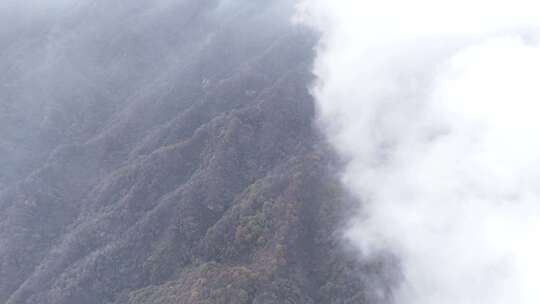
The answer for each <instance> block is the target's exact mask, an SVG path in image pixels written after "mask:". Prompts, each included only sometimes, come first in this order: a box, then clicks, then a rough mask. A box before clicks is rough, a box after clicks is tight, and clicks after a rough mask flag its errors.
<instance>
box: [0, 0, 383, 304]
mask: <svg viewBox="0 0 540 304" xmlns="http://www.w3.org/2000/svg"><path fill="white" fill-rule="evenodd" d="M8 2H9V3H11V2H10V1H8ZM34 2H35V3H34ZM45 2H46V1H45ZM51 2H54V1H51ZM64 2H66V3H60V4H58V5H57V6H55V7H54V8H50V7H47V4H42V3H40V2H39V1H30V2H29V3H27V4H13V5H12V7H8V6H9V5H7V6H6V7H2V10H3V11H2V15H3V16H4V17H6V18H3V20H4V21H2V24H3V25H4V24H6V23H9V24H10V27H9V28H8V27H3V28H2V30H1V31H0V40H1V42H0V43H1V50H0V67H1V70H2V71H3V73H2V74H1V76H0V86H1V88H0V98H1V99H0V303H6V304H100V303H110V304H112V303H114V304H128V303H129V304H172V303H208V304H210V303H231V304H232V303H235V304H236V303H238V304H242V303H255V304H270V303H276V304H278V303H279V304H282V303H308V304H310V303H313V304H324V303H335V304H338V303H339V304H341V303H343V304H344V303H379V302H380V299H381V294H383V293H384V292H382V291H381V290H376V289H373V288H369V286H370V284H371V283H372V282H374V281H376V280H386V279H387V278H385V277H384V273H386V271H385V267H387V266H385V265H387V263H382V262H377V261H370V262H369V263H367V262H366V263H361V262H358V261H357V259H356V258H355V257H354V255H353V254H351V252H349V250H348V249H346V246H345V245H344V244H342V241H341V238H340V228H341V227H342V225H344V224H345V223H346V219H347V217H346V212H347V211H348V210H350V208H348V207H347V205H348V204H349V202H348V200H347V198H346V195H345V194H344V193H343V191H342V189H341V188H340V186H339V182H338V181H337V180H336V178H335V175H334V168H335V166H336V164H335V162H334V158H333V155H332V152H331V150H329V149H328V148H327V147H326V145H325V143H324V140H323V139H322V138H321V136H320V135H319V134H318V132H317V129H316V128H315V127H314V117H315V108H314V103H313V100H312V97H311V96H310V94H309V87H310V83H311V81H312V80H313V76H312V75H311V72H310V71H311V66H312V60H313V57H314V54H313V52H314V51H313V48H314V45H315V43H316V41H317V36H316V35H315V33H312V32H310V31H309V30H307V29H305V28H302V27H300V26H298V25H292V24H291V22H290V18H291V16H292V14H293V12H294V4H293V2H292V1H248V0H238V1H227V0H212V1H210V0H156V1H147V0H119V1H109V0H93V1H91V0H83V1H74V2H77V3H76V4H73V3H68V2H69V1H64ZM13 3H15V2H13ZM29 12H31V13H29ZM377 286H379V284H377Z"/></svg>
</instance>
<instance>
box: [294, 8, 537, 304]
mask: <svg viewBox="0 0 540 304" xmlns="http://www.w3.org/2000/svg"><path fill="white" fill-rule="evenodd" d="M298 9H299V14H298V19H299V20H300V21H301V22H305V23H308V24H310V25H311V26H313V27H314V28H316V29H317V30H319V31H320V32H321V33H322V36H323V39H322V41H321V42H320V45H319V47H318V57H317V62H316V66H315V70H314V71H315V74H316V75H317V77H318V81H317V82H316V84H315V85H314V88H313V94H314V96H315V98H316V99H317V105H318V111H319V118H320V125H321V126H322V128H323V129H324V130H325V132H326V134H327V135H328V138H329V140H330V141H331V143H332V144H333V145H334V146H335V148H336V149H337V151H338V152H339V153H340V154H341V155H342V157H343V158H344V159H345V160H346V161H347V166H346V170H345V172H344V173H343V182H344V183H345V185H346V186H347V187H348V189H349V190H350V191H352V192H353V193H354V194H355V195H356V196H357V197H358V198H359V200H360V201H361V202H362V206H361V208H360V211H359V215H358V216H357V219H356V220H355V221H354V223H353V225H352V227H351V228H350V229H349V230H348V233H347V236H346V237H347V238H348V239H349V240H351V241H352V242H353V243H354V244H356V245H357V247H358V248H359V250H360V252H361V257H360V258H370V257H372V256H374V255H377V254H379V253H380V252H388V251H389V252H391V253H393V254H395V255H397V256H398V257H399V258H400V260H401V264H402V272H403V281H402V283H401V285H400V287H399V288H398V289H397V290H395V292H394V298H395V302H396V303H399V304H412V303H415V304H445V303H448V304H449V303H453V304H473V303H474V304H484V303H485V304H510V303H520V304H533V303H538V302H539V301H540V295H539V293H538V288H537V283H538V278H539V277H540V260H539V259H538V256H540V245H539V244H538V241H537V238H538V233H539V232H540V184H539V176H540V158H539V155H540V139H539V137H538V131H540V120H538V110H539V108H540V106H539V102H540V86H538V79H540V29H539V26H540V6H539V5H538V4H537V1H528V0H520V1H483V0H477V1H422V0H410V1H392V0H386V1H345V0H343V1H324V0H312V1H309V0H308V1H305V2H304V3H302V4H301V5H299V8H298Z"/></svg>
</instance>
